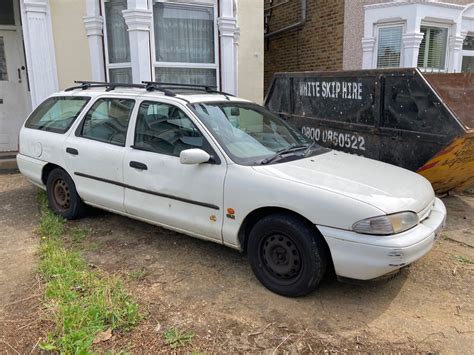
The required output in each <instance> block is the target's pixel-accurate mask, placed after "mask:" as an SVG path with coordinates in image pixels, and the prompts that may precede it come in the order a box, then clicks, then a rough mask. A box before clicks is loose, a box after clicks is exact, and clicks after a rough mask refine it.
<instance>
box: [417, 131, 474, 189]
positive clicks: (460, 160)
mask: <svg viewBox="0 0 474 355" xmlns="http://www.w3.org/2000/svg"><path fill="white" fill-rule="evenodd" d="M417 172H418V173H419V174H421V175H423V176H424V177H425V178H427V179H428V180H429V181H430V182H431V184H432V185H433V189H434V190H435V191H436V193H444V192H447V191H450V190H454V191H464V190H466V189H468V188H470V187H472V186H473V185H474V131H470V132H469V133H468V134H466V135H465V136H463V137H460V138H456V139H455V140H454V141H453V142H452V143H451V144H450V145H449V146H447V147H446V148H445V149H443V150H442V151H441V152H439V153H438V154H436V155H435V156H434V157H433V158H431V159H430V160H429V161H428V162H427V163H426V164H425V165H423V166H422V167H421V168H420V169H418V171H417Z"/></svg>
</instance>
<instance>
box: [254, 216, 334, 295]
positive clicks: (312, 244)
mask: <svg viewBox="0 0 474 355" xmlns="http://www.w3.org/2000/svg"><path fill="white" fill-rule="evenodd" d="M247 251H248V256H249V259H250V264H251V266H252V269H253V272H254V273H255V275H256V277H257V278H258V279H259V281H260V282H261V283H262V284H263V285H264V286H265V287H266V288H268V289H269V290H271V291H273V292H275V293H278V294H280V295H283V296H288V297H298V296H304V295H306V294H308V293H310V292H312V291H313V290H314V289H315V288H316V287H317V286H318V284H319V282H320V281H321V279H322V278H323V276H324V274H325V272H326V267H327V260H328V251H327V246H326V245H325V243H324V241H323V240H322V237H321V236H320V235H318V234H317V231H315V229H314V228H313V227H312V226H311V225H310V224H308V223H306V221H304V220H303V219H300V218H298V217H297V216H293V215H290V214H275V215H270V216H267V217H264V218H263V219H261V220H260V221H259V222H257V223H256V224H255V226H254V227H253V228H252V231H251V232H250V235H249V241H248V246H247Z"/></svg>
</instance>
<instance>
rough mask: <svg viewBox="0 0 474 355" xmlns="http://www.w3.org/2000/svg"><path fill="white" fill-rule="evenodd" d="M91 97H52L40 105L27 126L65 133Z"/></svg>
mask: <svg viewBox="0 0 474 355" xmlns="http://www.w3.org/2000/svg"><path fill="white" fill-rule="evenodd" d="M89 100H90V97H86V96H80V97H79V96H77V97H61V96H58V97H50V98H49V99H47V100H45V101H44V102H43V103H42V104H41V105H39V106H38V107H37V108H36V110H35V111H33V113H32V114H31V116H30V117H29V118H28V120H27V121H26V123H25V127H26V128H32V129H39V130H41V131H48V132H54V133H65V132H67V130H68V129H69V128H70V127H71V125H72V124H73V122H74V121H75V119H76V118H77V116H79V114H80V113H81V111H82V109H83V108H84V106H85V105H86V104H87V103H88V102H89Z"/></svg>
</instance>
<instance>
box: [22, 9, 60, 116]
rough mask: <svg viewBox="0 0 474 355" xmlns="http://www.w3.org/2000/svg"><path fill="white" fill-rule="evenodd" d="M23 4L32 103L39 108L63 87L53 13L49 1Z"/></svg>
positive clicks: (24, 36) (24, 34) (24, 33)
mask: <svg viewBox="0 0 474 355" xmlns="http://www.w3.org/2000/svg"><path fill="white" fill-rule="evenodd" d="M20 3H21V12H22V14H21V17H22V23H23V38H24V42H25V53H26V61H27V67H28V68H27V69H28V78H29V82H30V88H31V104H32V107H33V108H35V107H36V106H38V105H39V104H40V103H41V102H42V101H43V100H44V99H45V98H46V97H48V96H49V95H51V94H52V93H54V92H56V91H58V87H59V84H58V73H57V70H56V55H55V50H54V40H53V30H52V25H51V14H50V7H49V2H48V0H24V1H20Z"/></svg>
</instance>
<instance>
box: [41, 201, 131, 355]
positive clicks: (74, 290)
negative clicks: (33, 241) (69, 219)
mask: <svg viewBox="0 0 474 355" xmlns="http://www.w3.org/2000/svg"><path fill="white" fill-rule="evenodd" d="M38 201H39V203H40V207H41V220H40V225H39V227H38V234H39V235H40V237H41V245H40V257H41V261H40V267H39V269H40V273H41V275H42V278H43V280H44V281H45V284H46V285H45V286H46V294H45V299H46V306H47V307H48V308H49V309H50V310H51V311H52V312H53V316H54V320H55V323H56V327H55V329H54V331H53V332H51V333H50V334H49V335H48V339H47V341H46V342H44V343H43V344H41V348H42V349H44V350H56V351H59V352H60V353H87V352H89V351H90V348H91V347H92V343H93V341H94V338H95V336H96V334H97V333H99V332H102V331H105V330H106V329H108V328H112V329H113V330H118V329H121V330H128V329H130V328H132V327H133V326H134V325H136V324H137V323H138V322H139V320H140V314H139V311H138V305H137V303H135V302H134V301H133V300H132V298H131V297H130V296H129V295H128V294H127V293H126V292H125V290H124V288H123V284H122V281H121V280H120V278H118V277H115V276H110V275H106V274H104V273H102V272H100V271H92V270H90V268H89V266H88V264H87V263H86V261H85V260H84V259H83V258H82V256H81V255H80V254H79V252H77V251H73V250H70V249H68V248H66V247H65V245H64V243H63V239H62V237H63V235H64V232H65V220H64V219H63V218H61V217H59V216H57V215H55V214H54V213H53V212H52V211H51V210H49V209H48V208H47V204H46V199H45V194H44V193H41V194H40V195H39V197H38ZM74 234H75V235H76V237H77V238H79V239H80V238H82V237H84V236H85V235H86V233H85V232H84V231H83V230H81V231H79V230H76V232H74V230H73V238H74Z"/></svg>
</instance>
